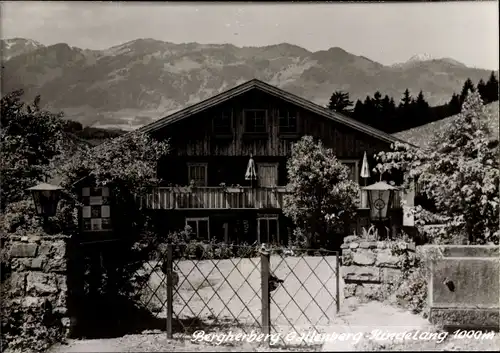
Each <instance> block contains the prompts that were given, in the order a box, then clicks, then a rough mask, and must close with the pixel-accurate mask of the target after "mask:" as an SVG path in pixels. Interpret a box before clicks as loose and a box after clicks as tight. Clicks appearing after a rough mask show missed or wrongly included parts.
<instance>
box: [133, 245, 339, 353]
mask: <svg viewBox="0 0 500 353" xmlns="http://www.w3.org/2000/svg"><path fill="white" fill-rule="evenodd" d="M188 246H189V245H188V244H186V245H182V244H181V245H179V244H178V245H171V244H169V245H168V246H167V249H166V251H165V253H164V256H163V257H162V258H161V259H160V260H156V261H154V262H147V263H146V264H145V266H143V269H142V273H139V277H141V278H142V282H140V283H141V286H142V295H141V296H140V298H141V302H142V304H143V305H144V307H145V308H148V310H149V311H151V312H153V313H154V315H155V316H156V317H157V318H159V319H165V320H166V323H165V325H166V331H167V335H168V337H169V338H174V336H177V337H184V338H185V337H186V336H187V335H189V336H191V335H192V334H193V333H194V332H195V331H199V330H203V331H204V332H205V333H214V334H215V335H214V336H212V337H215V336H216V335H218V334H219V335H224V334H225V335H226V337H228V334H232V335H237V334H246V335H250V334H252V332H253V333H254V335H255V334H261V333H262V334H263V335H264V341H263V342H265V343H267V344H270V345H273V346H285V347H290V346H296V345H299V346H302V347H304V346H307V347H311V348H313V347H314V346H315V345H317V344H318V342H315V341H314V340H311V337H312V336H311V334H312V335H313V336H314V335H316V334H320V333H323V332H325V330H326V329H327V328H328V325H329V324H330V322H331V320H332V319H334V318H335V317H336V314H337V313H338V311H339V309H340V288H339V275H340V271H339V259H338V258H339V256H338V253H337V252H323V253H322V254H316V256H306V255H304V254H302V255H298V254H297V251H296V252H295V254H293V255H291V256H289V255H284V254H283V253H282V254H281V255H274V254H273V255H270V254H269V253H262V252H259V251H257V249H256V248H252V249H249V248H248V247H234V246H227V247H228V249H229V248H230V249H231V250H230V251H229V252H230V253H231V254H229V255H227V256H223V255H222V256H221V254H220V253H221V252H224V251H225V250H224V249H222V250H221V249H218V251H219V255H217V254H216V253H217V249H216V250H215V254H214V253H213V249H212V253H211V254H207V250H206V249H205V250H203V251H200V253H199V254H197V255H195V256H187V257H186V256H184V255H182V253H183V252H185V250H186V249H185V247H188ZM228 249H226V251H227V250H228ZM214 255H215V256H214ZM231 255H232V256H231ZM214 257H215V259H214ZM147 269H149V272H148V271H147ZM279 282H281V283H279ZM230 337H231V336H229V338H228V339H229V340H230V339H231V338H230ZM233 337H234V336H233ZM240 337H241V336H240ZM243 337H245V336H243ZM246 337H249V336H246ZM222 343H228V344H229V343H230V342H227V341H226V342H222ZM216 344H221V342H217V343H216Z"/></svg>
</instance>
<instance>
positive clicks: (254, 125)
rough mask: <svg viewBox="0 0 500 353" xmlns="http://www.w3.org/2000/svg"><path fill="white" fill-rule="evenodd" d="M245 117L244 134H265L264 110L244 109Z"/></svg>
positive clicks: (265, 113) (265, 116) (265, 114)
mask: <svg viewBox="0 0 500 353" xmlns="http://www.w3.org/2000/svg"><path fill="white" fill-rule="evenodd" d="M244 115H245V132H247V133H265V132H267V128H266V120H267V119H266V118H267V112H266V110H264V109H246V110H245V111H244Z"/></svg>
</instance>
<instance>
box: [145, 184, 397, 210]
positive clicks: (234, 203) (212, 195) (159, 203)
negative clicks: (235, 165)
mask: <svg viewBox="0 0 500 353" xmlns="http://www.w3.org/2000/svg"><path fill="white" fill-rule="evenodd" d="M287 192H288V191H287V189H286V187H284V186H281V187H277V188H249V187H241V188H228V189H226V190H224V189H222V188H221V187H206V186H203V187H195V188H188V187H158V188H154V189H153V190H152V192H151V193H149V194H148V195H146V196H143V197H140V198H139V200H138V201H139V205H140V207H141V208H147V209H155V210H169V209H183V210H189V209H263V208H276V209H280V208H283V197H284V195H285V194H286V193H287ZM400 199H401V196H400V193H399V192H396V193H394V198H393V202H392V208H393V209H394V208H400V207H401V206H400ZM358 205H359V208H368V207H369V206H368V197H367V195H366V192H365V191H362V192H361V197H360V199H359V201H358Z"/></svg>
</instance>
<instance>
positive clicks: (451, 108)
mask: <svg viewBox="0 0 500 353" xmlns="http://www.w3.org/2000/svg"><path fill="white" fill-rule="evenodd" d="M461 106H462V104H461V103H460V97H459V96H458V94H456V93H453V95H452V96H451V99H450V101H449V102H448V114H447V116H452V115H456V114H458V113H460V108H461Z"/></svg>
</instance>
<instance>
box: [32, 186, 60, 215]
mask: <svg viewBox="0 0 500 353" xmlns="http://www.w3.org/2000/svg"><path fill="white" fill-rule="evenodd" d="M28 190H29V191H31V194H32V195H33V201H34V202H35V208H36V213H37V215H38V216H42V217H44V218H48V217H52V216H54V215H55V214H56V210H57V204H58V203H59V199H60V196H61V190H62V188H61V187H59V186H56V185H50V184H46V183H41V184H38V185H36V186H33V187H31V188H29V189H28Z"/></svg>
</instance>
